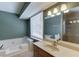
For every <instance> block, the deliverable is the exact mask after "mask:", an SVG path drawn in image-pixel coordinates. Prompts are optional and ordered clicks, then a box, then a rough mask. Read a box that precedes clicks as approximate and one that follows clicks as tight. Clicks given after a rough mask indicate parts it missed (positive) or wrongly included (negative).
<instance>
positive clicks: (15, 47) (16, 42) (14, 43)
mask: <svg viewBox="0 0 79 59" xmlns="http://www.w3.org/2000/svg"><path fill="white" fill-rule="evenodd" d="M25 39H26V38H25V37H23V38H16V39H10V40H2V41H0V43H1V44H3V45H4V46H3V48H2V49H0V57H6V56H8V57H11V56H15V55H17V54H21V53H22V52H26V51H28V50H29V49H28V48H29V45H28V43H27V40H26V41H25Z"/></svg>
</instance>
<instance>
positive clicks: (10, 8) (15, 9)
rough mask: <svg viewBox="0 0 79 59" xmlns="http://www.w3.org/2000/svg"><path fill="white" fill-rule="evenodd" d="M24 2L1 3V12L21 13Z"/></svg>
mask: <svg viewBox="0 0 79 59" xmlns="http://www.w3.org/2000/svg"><path fill="white" fill-rule="evenodd" d="M23 5H24V2H0V11H5V12H10V13H17V14H18V13H19V12H20V10H21V8H22V7H23Z"/></svg>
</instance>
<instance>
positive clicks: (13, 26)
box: [0, 11, 27, 40]
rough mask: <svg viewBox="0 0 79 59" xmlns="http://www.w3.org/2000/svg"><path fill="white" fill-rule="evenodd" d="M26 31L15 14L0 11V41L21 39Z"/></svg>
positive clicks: (23, 24) (24, 25) (23, 23)
mask: <svg viewBox="0 0 79 59" xmlns="http://www.w3.org/2000/svg"><path fill="white" fill-rule="evenodd" d="M26 31H27V30H26V24H25V22H24V21H22V20H19V18H18V17H17V16H16V15H15V14H10V13H7V12H2V11H0V40H2V39H10V38H17V37H23V36H25V35H26Z"/></svg>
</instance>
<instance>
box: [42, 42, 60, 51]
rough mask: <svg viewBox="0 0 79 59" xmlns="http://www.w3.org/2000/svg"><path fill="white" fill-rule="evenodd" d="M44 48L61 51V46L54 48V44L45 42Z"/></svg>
mask: <svg viewBox="0 0 79 59" xmlns="http://www.w3.org/2000/svg"><path fill="white" fill-rule="evenodd" d="M44 46H45V47H47V48H51V49H52V50H54V51H59V49H58V46H59V45H57V46H54V45H53V42H48V41H45V42H44Z"/></svg>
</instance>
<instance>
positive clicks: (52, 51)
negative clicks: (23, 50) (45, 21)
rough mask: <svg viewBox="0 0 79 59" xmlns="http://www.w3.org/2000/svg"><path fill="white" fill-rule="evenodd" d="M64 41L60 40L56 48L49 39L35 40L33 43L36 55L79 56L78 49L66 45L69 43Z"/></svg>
mask: <svg viewBox="0 0 79 59" xmlns="http://www.w3.org/2000/svg"><path fill="white" fill-rule="evenodd" d="M60 43H61V44H60ZM63 43H64V42H63V41H60V42H59V44H58V45H57V48H56V47H53V46H52V43H50V42H48V41H39V42H35V43H33V50H34V57H79V51H78V50H76V49H73V48H68V47H67V46H68V45H67V46H66V44H68V43H66V42H65V43H66V44H63ZM63 45H64V46H63ZM71 45H72V44H71ZM76 46H77V45H76ZM78 48H79V47H78Z"/></svg>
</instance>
